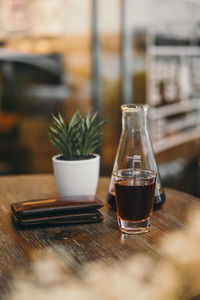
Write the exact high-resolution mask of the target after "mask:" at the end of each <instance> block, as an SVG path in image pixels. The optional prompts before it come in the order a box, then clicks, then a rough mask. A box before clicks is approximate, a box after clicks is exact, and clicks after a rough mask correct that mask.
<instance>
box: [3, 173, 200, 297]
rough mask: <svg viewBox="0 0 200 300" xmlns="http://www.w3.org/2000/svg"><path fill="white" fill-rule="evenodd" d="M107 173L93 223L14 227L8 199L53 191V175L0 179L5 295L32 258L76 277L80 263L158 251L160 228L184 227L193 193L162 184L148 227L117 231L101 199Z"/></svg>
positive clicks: (112, 214)
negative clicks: (98, 218) (161, 199)
mask: <svg viewBox="0 0 200 300" xmlns="http://www.w3.org/2000/svg"><path fill="white" fill-rule="evenodd" d="M108 184H109V178H101V179H100V182H99V186H98V191H97V196H98V197H99V198H100V199H101V200H102V201H103V202H104V203H105V205H104V207H103V209H102V210H101V211H102V213H103V216H104V221H103V222H102V223H97V224H88V225H73V226H60V227H49V228H47V227H46V228H37V229H34V230H33V229H31V230H30V229H26V230H18V229H16V228H15V227H14V225H13V224H12V221H11V217H10V204H11V203H13V202H17V201H24V200H31V199H41V198H48V197H54V196H57V195H58V191H57V188H56V184H55V180H54V177H53V175H28V176H24V175H19V176H8V177H1V180H0V190H1V194H0V216H1V218H0V294H1V295H4V294H5V295H6V294H7V295H9V290H10V289H11V288H12V276H13V274H14V273H15V272H17V271H18V270H29V269H30V268H31V264H32V262H33V261H34V260H35V259H37V258H40V259H41V258H44V257H45V256H46V255H50V256H52V257H53V258H54V259H55V260H56V261H57V262H58V263H59V264H61V265H62V266H63V267H64V268H65V269H66V271H67V272H68V273H70V274H71V275H72V276H78V274H79V271H80V269H81V268H82V266H83V265H84V264H85V263H88V262H91V261H98V262H106V263H111V264H112V262H113V261H116V260H119V261H121V260H123V259H126V258H127V257H129V256H130V255H134V253H138V252H139V253H142V252H145V253H148V254H149V255H152V256H154V257H155V256H156V257H157V256H158V257H159V256H160V255H161V253H160V252H159V241H160V239H161V238H162V236H163V234H164V233H165V232H169V231H173V230H176V229H178V228H183V227H184V226H186V216H187V211H188V209H189V208H190V207H191V205H193V204H194V205H195V204H196V203H198V202H199V199H198V198H195V197H193V196H190V195H188V194H185V193H181V192H179V191H175V190H171V189H166V196H167V200H166V203H165V205H164V207H163V208H162V209H161V210H159V211H156V212H155V213H154V215H153V226H152V231H151V232H149V233H147V234H143V235H137V236H131V235H126V234H123V233H121V232H120V231H119V230H118V228H117V222H116V212H115V211H113V210H111V209H110V208H109V207H108V206H107V204H106V197H107V189H108Z"/></svg>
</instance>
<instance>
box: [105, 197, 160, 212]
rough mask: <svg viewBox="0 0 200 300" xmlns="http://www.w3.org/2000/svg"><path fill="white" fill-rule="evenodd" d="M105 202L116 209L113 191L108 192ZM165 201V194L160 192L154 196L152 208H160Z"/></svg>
mask: <svg viewBox="0 0 200 300" xmlns="http://www.w3.org/2000/svg"><path fill="white" fill-rule="evenodd" d="M107 202H108V204H109V206H110V207H111V208H112V209H114V210H115V209H116V201H115V193H113V194H111V193H108V197H107ZM164 203H165V194H164V193H162V194H160V195H156V196H154V202H153V210H154V211H155V210H157V209H160V208H161V207H162V205H163V204H164Z"/></svg>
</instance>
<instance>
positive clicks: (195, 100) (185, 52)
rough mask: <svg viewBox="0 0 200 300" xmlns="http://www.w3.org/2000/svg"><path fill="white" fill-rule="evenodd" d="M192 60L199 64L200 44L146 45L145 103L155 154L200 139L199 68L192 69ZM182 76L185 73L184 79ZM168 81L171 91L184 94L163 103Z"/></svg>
mask: <svg viewBox="0 0 200 300" xmlns="http://www.w3.org/2000/svg"><path fill="white" fill-rule="evenodd" d="M193 59H195V62H196V61H197V63H198V64H199V66H200V47H197V46H183V47H180V46H154V45H151V46H149V47H148V48H147V57H146V61H147V64H146V65H147V83H146V84H147V103H148V104H149V105H150V106H151V115H150V124H151V136H152V140H153V145H154V150H155V152H156V153H159V152H162V151H165V150H167V149H170V148H173V147H175V146H177V145H180V144H183V143H185V142H188V141H191V140H195V139H198V138H200V90H198V86H200V71H198V69H192V68H193V66H194V65H195V63H194V61H192V60H193ZM170 68H171V69H170ZM168 70H169V72H168ZM170 72H171V73H170ZM184 72H185V74H182V73H184ZM195 72H196V73H197V74H195ZM170 74H173V78H170ZM186 75H187V76H186ZM181 76H185V78H184V80H182V78H181ZM195 76H196V77H195ZM180 78H181V79H180ZM187 78H188V79H189V80H191V82H190V83H188V81H189V80H188V81H187ZM194 79H195V80H196V81H195V84H193V83H192V80H194ZM181 80H182V81H181ZM198 80H199V85H198ZM184 83H185V86H186V87H185V86H184ZM170 84H171V85H173V89H174V90H175V88H176V90H177V91H180V90H181V89H183V90H184V91H186V95H185V96H184V94H183V93H182V95H181V93H180V94H179V96H178V97H177V96H176V99H174V100H173V99H170V101H168V103H167V101H165V102H164V103H163V98H164V96H163V95H164V93H165V91H166V90H167V88H168V90H170V86H169V87H167V85H170ZM189 84H190V86H189ZM161 85H162V86H161ZM188 87H189V88H190V89H189V88H188ZM165 89H166V90H165ZM171 89H172V87H171ZM195 89H196V90H195ZM187 91H188V95H187ZM156 93H157V94H156ZM159 93H160V94H159ZM177 94H178V92H177ZM166 98H167V97H166ZM159 101H160V102H161V103H160V102H159ZM162 103H163V105H162Z"/></svg>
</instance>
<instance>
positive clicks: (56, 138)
mask: <svg viewBox="0 0 200 300" xmlns="http://www.w3.org/2000/svg"><path fill="white" fill-rule="evenodd" d="M51 122H52V125H49V132H48V136H49V139H50V141H51V143H52V144H53V145H54V146H56V147H57V148H58V149H59V152H60V154H61V156H60V159H64V160H78V159H87V158H90V157H91V156H92V153H94V151H96V149H97V148H99V147H100V146H101V144H102V142H103V138H104V131H102V130H101V127H102V126H103V125H104V124H105V123H107V120H102V121H99V120H98V113H95V114H94V115H93V116H90V113H88V114H87V115H86V116H85V117H83V116H82V115H81V114H80V112H79V111H78V110H77V111H76V112H75V113H74V115H73V116H72V118H71V120H70V122H67V121H66V122H65V121H64V120H63V118H62V116H61V114H60V113H58V114H57V116H56V115H52V120H51Z"/></svg>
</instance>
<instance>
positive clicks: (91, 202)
mask: <svg viewBox="0 0 200 300" xmlns="http://www.w3.org/2000/svg"><path fill="white" fill-rule="evenodd" d="M101 207H103V203H102V202H101V201H100V200H99V199H98V198H97V197H95V196H71V197H61V198H52V199H39V200H30V201H24V202H16V203H12V204H11V213H12V220H13V222H14V223H15V224H16V225H18V226H23V227H26V226H41V225H59V224H60V225H61V224H69V225H70V224H80V223H95V222H100V221H102V220H103V216H102V214H101V212H100V211H99V208H101Z"/></svg>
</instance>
